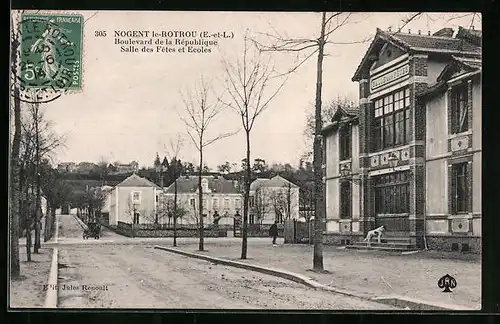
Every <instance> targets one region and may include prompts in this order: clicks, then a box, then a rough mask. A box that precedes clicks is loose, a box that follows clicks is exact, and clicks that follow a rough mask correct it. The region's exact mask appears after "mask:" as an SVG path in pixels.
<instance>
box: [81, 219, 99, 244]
mask: <svg viewBox="0 0 500 324" xmlns="http://www.w3.org/2000/svg"><path fill="white" fill-rule="evenodd" d="M100 235H101V224H99V223H98V222H92V223H88V224H87V228H86V229H84V230H83V239H88V238H90V237H93V238H95V239H96V240H98V239H99V236H100Z"/></svg>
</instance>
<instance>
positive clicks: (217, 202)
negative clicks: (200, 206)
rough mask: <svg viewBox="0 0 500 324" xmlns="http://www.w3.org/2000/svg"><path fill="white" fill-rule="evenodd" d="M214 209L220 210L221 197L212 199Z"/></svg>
mask: <svg viewBox="0 0 500 324" xmlns="http://www.w3.org/2000/svg"><path fill="white" fill-rule="evenodd" d="M212 209H213V210H219V199H217V198H214V199H213V200H212Z"/></svg>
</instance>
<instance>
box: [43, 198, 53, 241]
mask: <svg viewBox="0 0 500 324" xmlns="http://www.w3.org/2000/svg"><path fill="white" fill-rule="evenodd" d="M50 205H51V204H50V202H49V201H48V200H47V210H46V211H45V226H44V231H43V241H44V242H47V241H48V240H50V237H51V234H50V218H51V217H52V215H50V213H49V210H50Z"/></svg>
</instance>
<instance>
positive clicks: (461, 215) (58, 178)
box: [8, 10, 482, 311]
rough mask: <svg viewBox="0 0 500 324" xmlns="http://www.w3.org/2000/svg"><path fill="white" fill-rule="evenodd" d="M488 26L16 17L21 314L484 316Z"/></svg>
mask: <svg viewBox="0 0 500 324" xmlns="http://www.w3.org/2000/svg"><path fill="white" fill-rule="evenodd" d="M481 19H482V18H481V14H480V13H475V12H470V13H463V12H462V13H432V12H392V13H376V12H356V13H349V12H216V11H210V12H208V11H207V12H195V11H191V12H182V11H43V10H12V11H11V33H10V37H11V56H10V60H11V65H10V66H11V69H10V71H9V73H10V126H11V128H10V149H9V157H10V158H9V233H10V236H9V237H10V239H9V243H10V246H9V260H8V266H9V280H10V281H9V282H10V290H9V306H10V308H11V309H26V308H46V309H68V308H92V309H95V308H106V309H131V308H134V309H198V310H199V309H220V310H241V309H250V310H251V309H267V310H276V309H295V310H339V311H340V310H393V311H401V310H406V311H422V310H424V311H425V310H443V311H456V310H479V309H481V241H482V240H481V237H482V235H481V220H482V213H481V178H482V175H481V169H482V167H481V151H482V149H481V147H482V146H481V132H482V125H481V110H482V109H481V108H482V104H481V87H482V82H481V75H482V64H481V62H482V61H481V57H482V32H481V24H482V20H481Z"/></svg>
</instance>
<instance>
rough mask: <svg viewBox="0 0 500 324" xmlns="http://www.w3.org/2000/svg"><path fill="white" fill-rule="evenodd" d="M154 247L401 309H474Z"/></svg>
mask: <svg viewBox="0 0 500 324" xmlns="http://www.w3.org/2000/svg"><path fill="white" fill-rule="evenodd" d="M154 248H155V249H159V250H164V251H167V252H171V253H177V254H181V255H184V256H188V257H192V258H197V259H202V260H205V261H210V262H213V263H217V264H223V265H227V266H233V267H237V268H241V269H247V270H252V271H256V272H260V273H264V274H268V275H271V276H275V277H280V278H284V279H288V280H291V281H294V282H297V283H300V284H304V285H306V286H308V287H311V288H315V289H321V290H326V291H329V292H333V293H337V294H341V295H344V296H348V297H354V298H359V299H363V300H367V301H371V302H375V303H379V304H385V305H390V306H394V307H397V308H401V309H403V308H405V307H409V308H410V310H429V311H431V310H454V311H456V310H465V311H466V310H475V309H472V308H466V307H460V306H456V305H444V304H437V303H430V302H426V301H421V300H417V299H412V298H408V297H404V296H388V297H368V296H363V295H360V294H357V293H353V292H351V291H347V290H343V289H338V288H333V287H330V286H326V285H323V284H320V283H319V282H317V281H315V280H313V279H310V278H308V277H306V276H304V275H301V274H298V273H294V272H290V271H286V270H282V269H276V268H268V267H264V266H258V265H254V264H247V263H242V262H237V261H232V260H226V259H221V258H216V257H211V256H207V255H201V254H197V253H191V252H186V251H182V250H179V249H174V248H169V247H164V246H159V245H155V246H154Z"/></svg>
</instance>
